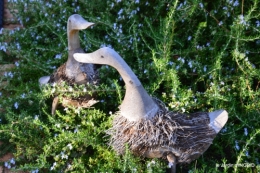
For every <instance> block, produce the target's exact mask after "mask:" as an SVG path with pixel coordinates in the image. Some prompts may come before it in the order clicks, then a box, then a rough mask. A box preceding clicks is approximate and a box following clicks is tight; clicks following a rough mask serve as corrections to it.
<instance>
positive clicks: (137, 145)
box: [74, 47, 228, 172]
mask: <svg viewBox="0 0 260 173" xmlns="http://www.w3.org/2000/svg"><path fill="white" fill-rule="evenodd" d="M74 58H75V59H76V60H77V61H79V62H82V63H93V64H106V65H110V66H112V67H114V68H115V69H116V70H117V71H118V72H119V73H120V75H121V76H122V78H123V80H124V82H125V85H126V93H125V97H124V100H123V102H122V104H121V105H120V107H119V108H120V110H119V112H118V113H117V114H116V115H115V117H114V119H113V126H112V128H111V129H109V130H108V131H107V132H108V134H110V135H111V141H110V145H111V146H112V147H113V148H114V149H115V150H116V151H117V153H119V154H123V153H124V151H125V144H128V146H129V149H130V150H131V151H132V152H133V153H134V154H135V155H139V156H143V157H148V158H164V159H168V161H169V162H170V163H171V165H172V172H175V167H176V163H189V162H191V161H192V160H194V159H196V158H198V157H199V156H200V155H202V154H203V153H204V152H205V151H206V150H207V149H208V147H209V146H210V145H211V144H212V141H213V139H214V138H215V136H216V135H217V133H218V132H219V131H220V130H221V129H222V127H223V126H224V125H225V124H226V122H227V120H228V113H227V112H226V111H225V110H217V111H214V112H209V113H207V112H199V113H193V114H190V115H186V114H181V113H177V112H172V111H168V110H167V109H166V107H165V105H164V104H163V103H162V102H161V101H160V100H157V99H153V98H152V97H150V96H149V95H148V93H147V92H146V90H145V89H144V87H143V86H142V84H141V82H140V81H139V80H138V78H137V76H136V75H135V74H134V73H133V71H132V70H131V69H130V67H129V66H128V65H127V64H126V62H125V61H124V60H123V59H122V58H121V57H120V55H119V54H118V53H117V52H115V51H114V50H113V49H110V48H107V47H105V48H101V49H99V50H97V51H95V52H93V53H76V54H74Z"/></svg>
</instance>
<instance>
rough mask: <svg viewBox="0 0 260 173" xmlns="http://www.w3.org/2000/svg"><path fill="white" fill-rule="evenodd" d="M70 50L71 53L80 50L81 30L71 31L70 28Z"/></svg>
mask: <svg viewBox="0 0 260 173" xmlns="http://www.w3.org/2000/svg"><path fill="white" fill-rule="evenodd" d="M67 32H68V33H67V35H68V49H69V51H71V50H75V49H78V48H80V41H79V30H70V29H69V28H68V31H67Z"/></svg>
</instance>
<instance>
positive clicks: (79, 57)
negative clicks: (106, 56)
mask: <svg viewBox="0 0 260 173" xmlns="http://www.w3.org/2000/svg"><path fill="white" fill-rule="evenodd" d="M73 57H74V59H75V60H76V61H78V62H81V63H93V61H92V59H93V57H91V54H88V53H74V54H73Z"/></svg>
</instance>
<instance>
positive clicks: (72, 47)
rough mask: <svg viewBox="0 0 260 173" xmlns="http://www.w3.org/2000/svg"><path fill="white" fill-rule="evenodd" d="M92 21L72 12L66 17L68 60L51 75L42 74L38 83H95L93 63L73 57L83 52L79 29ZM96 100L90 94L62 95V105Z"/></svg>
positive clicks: (55, 100)
mask: <svg viewBox="0 0 260 173" xmlns="http://www.w3.org/2000/svg"><path fill="white" fill-rule="evenodd" d="M92 25H94V23H91V22H87V21H86V20H85V19H84V18H82V17H81V16H80V15H78V14H73V15H71V16H70V17H69V18H68V22H67V36H68V60H67V62H66V63H64V64H63V65H61V66H60V67H59V68H58V69H57V70H56V71H55V72H54V73H53V74H52V75H51V76H43V77H41V78H40V79H39V83H40V85H41V86H42V85H45V84H47V83H49V84H54V83H55V84H57V85H59V84H61V83H62V82H65V83H67V84H68V85H74V84H79V85H80V84H88V83H89V84H96V83H97V80H98V79H97V70H96V68H95V66H94V65H93V64H82V63H79V62H78V61H76V60H75V59H74V58H73V54H74V53H84V51H83V49H82V48H81V47H80V40H79V31H80V30H83V29H86V28H89V27H90V26H92ZM58 102H59V99H58V97H55V98H54V99H53V103H52V114H54V113H55V110H56V108H57V105H58ZM95 103H96V101H95V100H93V99H92V96H90V95H86V96H85V97H84V98H79V99H78V98H77V99H71V98H66V97H63V101H62V104H63V106H68V105H70V106H77V107H89V106H91V105H93V104H95Z"/></svg>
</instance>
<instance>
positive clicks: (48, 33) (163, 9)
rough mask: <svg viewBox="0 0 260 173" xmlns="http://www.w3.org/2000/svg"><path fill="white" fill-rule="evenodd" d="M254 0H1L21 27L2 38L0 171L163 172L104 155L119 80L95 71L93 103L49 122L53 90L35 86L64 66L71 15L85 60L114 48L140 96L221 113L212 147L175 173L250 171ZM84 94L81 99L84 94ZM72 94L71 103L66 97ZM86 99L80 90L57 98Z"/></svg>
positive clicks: (257, 29) (107, 71)
mask: <svg viewBox="0 0 260 173" xmlns="http://www.w3.org/2000/svg"><path fill="white" fill-rule="evenodd" d="M259 7H260V3H259V0H248V1H243V0H242V1H238V0H216V1H205V0H195V1H191V0H185V1H178V0H174V1H173V0H171V1H169V0H168V1H166V0H162V1H159V0H158V1H152V0H147V1H140V0H135V1H122V0H88V1H82V0H76V1H72V0H55V1H54V0H52V1H42V0H37V1H32V0H30V1H29V0H9V8H10V9H13V10H14V11H13V13H14V14H15V16H16V17H17V19H18V22H20V23H21V24H22V25H23V28H20V29H19V28H17V29H15V30H13V31H8V30H1V32H2V33H3V35H1V38H0V55H1V57H0V61H1V64H7V63H13V64H15V66H16V67H15V68H14V69H12V70H9V71H6V72H5V73H4V76H1V77H0V82H7V83H8V85H7V86H5V87H2V88H1V91H0V98H1V99H0V108H1V109H0V134H1V135H0V141H2V142H3V144H2V145H0V156H2V155H4V154H5V153H7V152H13V153H14V158H13V159H11V160H10V161H8V162H5V163H0V164H1V165H3V166H5V167H9V168H15V169H17V170H28V171H31V172H38V171H39V172H50V171H52V172H165V171H166V169H167V163H166V162H165V161H161V160H156V159H144V158H139V157H136V156H132V155H131V153H130V152H129V151H126V154H125V155H124V156H118V155H116V154H115V153H114V151H113V150H112V149H111V148H109V147H108V146H107V142H108V139H109V136H106V134H105V130H106V129H108V128H109V127H110V126H111V123H110V122H111V118H110V115H111V114H113V113H114V112H115V111H117V110H118V108H117V106H118V105H120V103H121V101H122V99H123V96H124V92H125V90H124V84H123V81H122V79H121V78H120V76H119V74H118V73H117V72H116V71H115V70H114V69H112V68H110V67H108V66H103V67H101V68H100V78H101V79H100V80H101V82H102V84H101V85H100V86H98V87H96V88H92V89H90V92H91V90H96V91H97V95H98V96H97V97H98V99H99V103H97V104H96V105H94V107H93V108H90V109H78V108H72V107H70V108H65V109H64V108H62V107H60V108H59V109H58V111H57V113H56V115H55V116H52V115H50V112H51V111H50V110H51V101H52V100H51V98H52V96H53V89H55V90H58V88H55V87H54V86H48V87H47V88H40V87H39V85H38V79H39V78H40V77H41V76H45V75H49V74H51V73H52V72H53V71H54V70H55V69H57V68H58V67H59V66H60V65H61V64H62V63H64V62H65V61H66V60H67V57H68V53H67V34H66V22H67V19H68V17H69V16H70V15H71V14H74V13H78V14H80V15H82V16H83V17H84V18H85V19H87V20H88V21H90V22H94V23H96V25H95V26H94V27H92V28H90V29H87V30H84V31H80V37H81V46H82V47H83V48H84V49H85V51H86V52H91V51H94V50H97V49H98V48H100V47H103V46H109V47H112V48H114V49H115V50H116V51H117V52H119V54H120V55H121V56H122V57H123V58H124V59H125V61H126V62H127V63H128V64H129V66H130V67H131V68H132V69H133V71H134V72H135V73H136V74H137V76H138V77H139V79H140V81H141V82H142V83H143V85H144V87H145V88H146V89H147V91H148V92H149V94H151V95H153V96H154V97H157V98H159V99H161V100H163V101H164V102H165V103H166V105H167V106H168V107H169V109H170V110H173V111H179V112H185V113H191V112H196V111H212V110H215V109H226V110H227V111H228V113H229V120H228V122H227V125H226V126H225V128H224V129H223V130H222V131H221V133H220V134H218V136H217V137H216V138H215V140H214V143H213V144H212V145H211V147H210V148H209V149H208V150H207V151H206V152H205V153H204V154H203V156H201V157H200V158H199V159H198V160H196V161H194V162H192V163H191V164H189V165H178V167H177V171H178V172H194V173H195V172H259V171H260V165H259V159H260V154H259V153H260V152H259V151H260V146H259V141H260V134H259V133H260V126H259V124H260V120H259V107H260V101H259V95H260V90H259V84H260V71H259V66H260V60H259V48H260V13H259V10H260V8H259ZM88 91H89V90H88ZM71 93H72V94H71ZM84 93H86V89H85V86H79V87H78V88H75V89H73V90H72V91H71V92H70V93H62V94H65V95H66V96H78V95H82V94H84Z"/></svg>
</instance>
